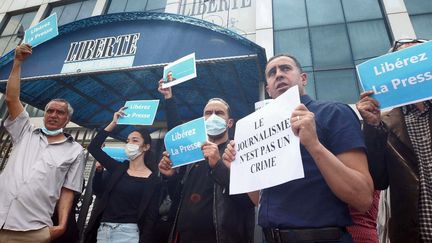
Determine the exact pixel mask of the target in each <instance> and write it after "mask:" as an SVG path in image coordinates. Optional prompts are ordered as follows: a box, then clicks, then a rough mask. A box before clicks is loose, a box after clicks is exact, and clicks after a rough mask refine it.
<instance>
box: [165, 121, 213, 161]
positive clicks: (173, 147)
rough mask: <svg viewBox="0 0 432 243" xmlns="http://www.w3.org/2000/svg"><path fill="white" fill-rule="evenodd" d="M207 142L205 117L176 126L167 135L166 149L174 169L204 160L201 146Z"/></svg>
mask: <svg viewBox="0 0 432 243" xmlns="http://www.w3.org/2000/svg"><path fill="white" fill-rule="evenodd" d="M206 141H207V132H206V127H205V120H204V117H201V118H198V119H195V120H192V121H190V122H186V123H184V124H182V125H179V126H176V127H175V128H173V129H171V130H170V131H169V132H167V133H166V135H165V139H164V142H165V148H166V150H167V152H168V153H169V155H170V160H171V162H172V163H173V167H178V166H182V165H187V164H190V163H193V162H197V161H200V160H203V159H204V155H203V152H202V150H201V146H202V145H203V144H204V143H205V142H206Z"/></svg>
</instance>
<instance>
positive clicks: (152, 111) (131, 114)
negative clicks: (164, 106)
mask: <svg viewBox="0 0 432 243" xmlns="http://www.w3.org/2000/svg"><path fill="white" fill-rule="evenodd" d="M124 106H125V107H127V109H126V110H124V112H125V113H126V116H123V117H120V118H119V120H118V122H117V124H123V125H152V124H153V121H154V119H155V116H156V111H157V109H158V106H159V100H133V101H126V104H125V105H124Z"/></svg>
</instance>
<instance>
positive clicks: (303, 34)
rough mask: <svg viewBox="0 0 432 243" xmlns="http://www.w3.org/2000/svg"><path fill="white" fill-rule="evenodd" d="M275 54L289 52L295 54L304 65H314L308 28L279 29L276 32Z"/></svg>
mask: <svg viewBox="0 0 432 243" xmlns="http://www.w3.org/2000/svg"><path fill="white" fill-rule="evenodd" d="M274 38H275V54H280V53H287V54H291V55H293V56H295V57H296V58H297V59H298V60H299V62H300V64H301V65H302V66H312V57H311V51H310V45H309V33H308V29H307V28H303V29H293V30H284V31H277V32H275V33H274Z"/></svg>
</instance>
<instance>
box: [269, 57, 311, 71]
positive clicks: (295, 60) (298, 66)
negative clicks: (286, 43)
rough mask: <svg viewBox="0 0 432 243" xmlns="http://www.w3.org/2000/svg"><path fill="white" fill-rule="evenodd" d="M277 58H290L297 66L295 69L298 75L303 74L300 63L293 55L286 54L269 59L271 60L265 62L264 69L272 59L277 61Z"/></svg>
mask: <svg viewBox="0 0 432 243" xmlns="http://www.w3.org/2000/svg"><path fill="white" fill-rule="evenodd" d="M279 57H289V58H291V59H292V60H293V61H294V63H295V65H296V66H297V68H298V69H299V70H300V73H303V69H302V67H301V64H300V62H299V61H298V60H297V58H295V57H294V56H293V55H290V54H286V53H281V54H277V55H275V56H273V57H271V58H270V59H269V60H268V61H267V64H266V69H267V65H268V64H269V63H270V62H271V61H273V60H274V59H277V58H279Z"/></svg>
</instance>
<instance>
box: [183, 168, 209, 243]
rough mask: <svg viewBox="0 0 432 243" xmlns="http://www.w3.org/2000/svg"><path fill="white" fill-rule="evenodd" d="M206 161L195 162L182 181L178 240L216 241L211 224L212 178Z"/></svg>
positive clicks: (191, 241)
mask: <svg viewBox="0 0 432 243" xmlns="http://www.w3.org/2000/svg"><path fill="white" fill-rule="evenodd" d="M209 170H210V166H209V165H208V162H207V161H205V160H204V161H201V162H198V163H195V164H194V165H193V167H192V169H191V171H190V173H189V175H188V177H187V180H186V181H185V183H184V187H183V199H182V204H181V208H180V212H179V216H178V224H177V225H178V226H177V231H178V233H179V236H180V242H181V243H183V242H187V243H201V242H206V243H212V242H216V231H215V228H214V225H213V183H214V182H213V180H212V178H211V177H210V176H209V173H208V172H209Z"/></svg>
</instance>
